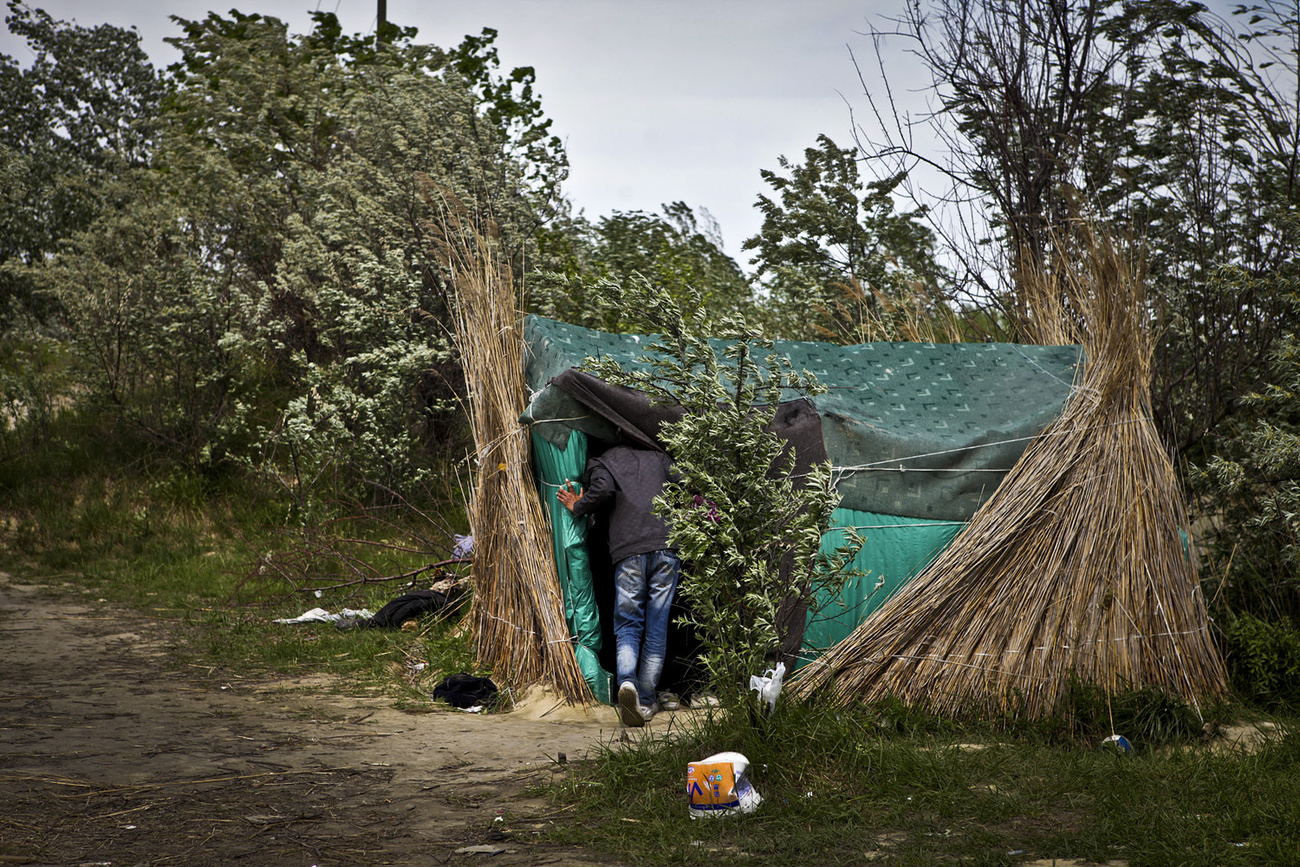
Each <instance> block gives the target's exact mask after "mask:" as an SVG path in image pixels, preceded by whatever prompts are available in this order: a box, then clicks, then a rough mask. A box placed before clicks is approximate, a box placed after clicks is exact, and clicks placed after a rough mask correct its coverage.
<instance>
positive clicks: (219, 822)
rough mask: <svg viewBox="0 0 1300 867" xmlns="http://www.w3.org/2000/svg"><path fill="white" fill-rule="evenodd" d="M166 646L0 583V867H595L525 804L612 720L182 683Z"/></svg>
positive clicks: (537, 809)
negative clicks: (410, 706)
mask: <svg viewBox="0 0 1300 867" xmlns="http://www.w3.org/2000/svg"><path fill="white" fill-rule="evenodd" d="M166 641H167V635H166V629H165V624H163V623H161V622H159V621H155V620H152V619H150V618H148V617H145V616H143V615H140V614H137V613H134V612H129V611H123V610H119V609H109V608H104V607H102V606H89V605H85V604H72V603H69V602H67V601H66V600H61V599H54V598H52V597H50V596H48V595H47V594H46V592H45V591H43V590H42V589H41V588H37V587H32V586H26V585H23V584H20V583H17V582H15V581H13V580H11V579H9V578H8V577H7V576H3V575H0V733H2V734H0V865H3V864H33V865H105V867H107V865H166V864H181V865H189V864H240V865H276V867H284V865H303V867H308V865H319V867H325V865H336V864H337V865H342V864H347V865H380V864H402V865H417V867H418V865H433V864H437V865H442V864H484V865H486V864H489V863H490V864H491V865H493V867H496V865H516V864H530V865H531V864H558V865H579V864H590V863H598V862H603V859H599V858H596V857H595V856H586V855H584V853H583V852H581V851H566V850H559V849H556V848H554V847H550V846H548V845H546V844H544V843H541V842H539V841H537V840H536V839H535V837H536V831H537V830H538V829H539V828H541V827H543V825H544V824H545V822H547V821H549V820H550V819H552V818H555V819H560V820H562V819H563V816H562V814H557V815H555V816H551V815H549V814H548V811H549V810H551V808H550V806H549V805H548V804H547V803H546V802H544V801H542V800H537V799H529V798H525V797H523V796H522V795H521V792H525V791H526V789H527V788H528V786H529V785H531V784H535V783H537V782H541V781H545V780H549V779H551V778H552V777H553V775H555V774H563V773H565V772H566V769H565V767H564V766H563V765H561V764H559V763H558V762H557V761H556V759H557V758H558V757H559V755H560V754H561V753H564V754H565V755H566V756H567V757H568V758H580V757H582V756H584V755H586V754H587V752H588V751H589V750H590V749H591V748H592V747H593V745H595V744H598V743H600V742H601V741H602V740H608V739H609V738H611V737H617V736H618V734H619V726H618V722H617V719H616V716H615V714H614V712H613V711H612V709H609V708H601V709H599V710H597V711H595V712H593V713H591V714H583V713H581V712H580V711H575V710H573V709H569V708H563V707H555V706H554V704H553V703H542V704H538V703H532V704H531V706H530V707H528V708H526V709H524V710H521V711H516V712H514V713H510V714H496V715H489V716H483V715H476V714H466V713H461V712H458V711H454V710H445V711H443V710H438V711H434V712H431V713H422V714H412V713H404V712H401V711H397V710H394V709H393V708H392V707H390V706H389V704H390V702H389V701H388V700H386V699H382V698H364V697H362V698H355V697H339V696H332V695H327V694H325V693H324V692H323V691H320V692H312V691H309V690H308V691H304V690H301V689H298V690H286V687H295V686H297V687H301V686H304V685H306V686H310V685H311V684H310V683H306V682H303V681H290V682H277V683H266V682H259V683H253V682H249V681H233V682H222V681H219V680H214V679H212V678H211V676H210V675H209V673H208V672H207V671H205V670H199V669H190V670H189V671H188V672H179V673H178V672H176V671H175V670H173V668H172V667H169V666H168V664H167V660H166V658H165V655H164V651H163V648H164V647H165V642H166ZM471 848H473V849H475V850H476V851H467V850H469V849H471ZM458 850H459V851H458Z"/></svg>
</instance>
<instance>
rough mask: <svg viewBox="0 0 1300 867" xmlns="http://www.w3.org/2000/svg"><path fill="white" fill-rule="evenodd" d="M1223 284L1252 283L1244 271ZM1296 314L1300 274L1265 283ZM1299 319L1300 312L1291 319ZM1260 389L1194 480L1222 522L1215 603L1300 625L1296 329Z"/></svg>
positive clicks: (1214, 551)
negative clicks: (1297, 279)
mask: <svg viewBox="0 0 1300 867" xmlns="http://www.w3.org/2000/svg"><path fill="white" fill-rule="evenodd" d="M1220 279H1221V280H1222V281H1223V282H1229V281H1242V280H1252V279H1253V278H1251V277H1249V275H1244V274H1242V273H1241V272H1240V271H1228V272H1226V273H1223V274H1222V276H1221V278H1220ZM1259 279H1261V280H1267V281H1268V282H1269V283H1271V284H1272V286H1271V287H1270V291H1272V292H1275V293H1277V294H1278V295H1279V296H1280V299H1279V300H1285V301H1286V302H1287V303H1288V305H1290V307H1291V309H1293V310H1294V305H1295V304H1296V303H1297V302H1298V301H1300V293H1298V292H1297V290H1296V286H1297V284H1296V280H1295V277H1294V275H1286V274H1280V275H1279V274H1275V275H1271V276H1268V277H1263V278H1259ZM1292 315H1294V314H1292ZM1269 361H1270V363H1269V365H1268V366H1269V368H1270V370H1269V373H1268V374H1267V376H1266V377H1263V385H1262V387H1261V389H1260V390H1259V391H1256V392H1252V393H1250V394H1248V395H1245V396H1244V397H1243V399H1242V404H1243V405H1242V408H1241V410H1240V411H1239V413H1238V416H1239V418H1238V420H1237V423H1236V425H1234V426H1233V427H1231V428H1229V427H1227V426H1226V425H1225V426H1223V430H1224V431H1225V432H1228V431H1230V432H1232V433H1233V434H1234V435H1233V436H1226V435H1221V436H1220V437H1217V438H1216V440H1215V446H1216V451H1217V454H1216V455H1215V456H1214V457H1213V458H1211V459H1210V460H1209V461H1208V462H1207V463H1206V465H1205V466H1204V467H1193V468H1192V471H1191V479H1192V482H1193V485H1194V489H1195V491H1196V493H1197V496H1198V498H1199V501H1200V502H1201V504H1202V510H1203V511H1204V512H1206V513H1208V514H1211V515H1214V516H1216V520H1215V521H1214V522H1213V523H1211V524H1210V526H1209V528H1208V530H1207V532H1206V533H1205V535H1206V537H1207V542H1208V546H1207V560H1208V562H1209V567H1208V568H1207V569H1206V570H1205V574H1206V575H1207V578H1206V586H1207V595H1208V598H1210V599H1212V600H1214V602H1215V603H1216V605H1217V606H1218V610H1219V611H1221V612H1225V613H1226V612H1235V613H1239V614H1250V615H1253V616H1254V617H1257V618H1263V619H1265V620H1276V621H1281V622H1282V623H1284V624H1287V625H1289V626H1290V627H1292V628H1294V626H1295V624H1297V623H1300V580H1298V579H1297V577H1296V576H1297V568H1298V567H1300V527H1298V526H1297V523H1296V516H1297V515H1298V514H1300V484H1298V483H1297V478H1298V477H1300V428H1298V427H1297V425H1300V339H1298V338H1297V335H1296V333H1295V331H1294V330H1293V329H1292V328H1288V330H1287V331H1286V332H1285V333H1284V334H1283V335H1282V336H1281V337H1280V338H1279V339H1278V341H1277V342H1276V343H1275V344H1274V347H1273V351H1272V352H1271V354H1270V358H1269Z"/></svg>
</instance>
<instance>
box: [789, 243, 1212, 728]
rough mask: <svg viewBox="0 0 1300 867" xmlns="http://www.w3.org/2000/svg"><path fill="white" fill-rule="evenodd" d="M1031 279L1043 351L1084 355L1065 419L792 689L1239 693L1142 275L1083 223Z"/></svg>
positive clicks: (1015, 697)
mask: <svg viewBox="0 0 1300 867" xmlns="http://www.w3.org/2000/svg"><path fill="white" fill-rule="evenodd" d="M1081 236H1082V240H1080V241H1078V242H1077V243H1075V244H1073V245H1072V249H1071V252H1072V254H1073V257H1072V258H1073V263H1071V262H1070V258H1069V257H1067V258H1063V259H1062V260H1059V261H1058V262H1057V263H1056V265H1055V271H1054V273H1052V274H1048V273H1046V272H1044V271H1042V270H1034V269H1030V270H1029V271H1028V272H1027V273H1026V280H1027V282H1029V283H1030V284H1031V289H1033V295H1034V297H1035V299H1036V300H1037V302H1038V308H1037V309H1036V310H1035V315H1036V316H1037V321H1038V322H1039V323H1040V325H1039V328H1038V331H1039V335H1040V337H1041V338H1043V340H1044V342H1074V341H1071V340H1062V338H1063V337H1064V338H1070V337H1073V338H1074V340H1076V341H1078V342H1081V343H1082V344H1083V346H1084V350H1085V355H1086V361H1085V363H1084V365H1083V369H1082V371H1081V376H1080V377H1079V378H1078V379H1077V380H1076V382H1075V383H1074V388H1073V392H1072V395H1071V398H1070V400H1069V401H1068V402H1067V404H1066V408H1065V410H1064V412H1063V414H1062V415H1061V417H1060V418H1059V419H1058V420H1057V421H1056V422H1054V423H1053V424H1052V425H1051V426H1050V427H1049V428H1047V429H1046V430H1045V431H1044V432H1043V433H1042V434H1041V435H1040V436H1039V437H1038V438H1037V439H1036V440H1035V442H1034V443H1033V444H1031V446H1030V447H1029V448H1028V449H1027V450H1026V451H1025V453H1024V455H1023V456H1022V457H1021V459H1020V460H1019V461H1018V462H1017V464H1016V466H1015V467H1014V468H1013V470H1012V471H1011V473H1010V474H1008V476H1007V477H1006V479H1005V480H1004V481H1003V483H1002V485H1001V486H1000V487H999V488H998V490H997V491H996V492H995V493H994V494H993V496H992V497H990V499H989V500H988V501H987V502H986V503H985V505H984V506H983V507H982V508H981V509H980V511H979V512H977V513H976V514H975V516H974V517H973V518H972V519H971V522H970V524H969V525H968V526H967V527H966V528H965V529H964V530H963V531H962V533H961V534H960V535H959V536H958V537H957V538H956V539H955V540H954V541H953V544H952V545H951V546H949V547H948V548H947V549H946V550H945V551H943V552H942V553H941V554H940V555H939V556H938V557H937V558H936V559H935V561H934V562H932V563H931V564H930V565H929V566H928V567H927V568H926V569H925V570H923V572H922V573H921V574H920V575H918V576H917V577H916V578H915V579H913V580H912V581H911V582H909V583H908V584H907V585H905V586H904V587H903V589H901V590H900V591H899V592H898V594H897V595H895V596H894V597H893V598H892V599H891V600H889V601H888V602H887V603H886V604H885V605H883V606H882V607H881V608H880V609H879V610H878V611H876V613H875V614H874V615H873V616H871V617H870V618H868V619H867V620H866V621H865V622H864V623H862V624H861V626H859V628H858V629H856V630H855V631H854V632H853V633H852V634H850V635H849V636H848V637H847V638H845V639H844V640H843V641H842V642H841V643H840V644H838V645H837V646H836V647H834V648H832V649H831V650H830V651H829V652H828V653H827V654H825V655H824V656H823V657H822V658H821V659H820V660H818V661H816V662H814V663H813V664H811V665H810V666H808V667H807V668H806V669H805V670H804V671H803V672H801V676H800V677H799V678H797V679H796V680H795V682H794V683H793V684H792V687H793V688H794V691H795V692H796V694H802V695H809V694H811V693H813V692H814V691H819V690H822V691H825V692H826V693H827V694H829V695H830V696H831V697H833V699H834V700H835V701H838V702H839V703H843V704H849V703H852V702H856V701H872V700H876V699H880V698H884V697H886V696H895V697H898V698H900V699H902V700H903V701H906V702H908V703H913V704H919V705H924V706H928V707H930V708H932V709H934V710H936V711H939V712H942V713H949V714H953V715H959V716H960V715H984V716H1000V715H1017V716H1022V717H1024V718H1028V719H1037V718H1043V717H1046V716H1048V715H1050V714H1052V713H1053V711H1054V710H1055V709H1056V708H1057V707H1058V705H1059V702H1060V701H1061V699H1062V698H1063V695H1064V690H1065V688H1066V686H1067V684H1068V681H1069V678H1070V677H1071V676H1074V677H1076V678H1078V679H1080V680H1082V681H1084V682H1088V683H1093V684H1096V685H1098V686H1100V687H1102V688H1103V689H1105V690H1107V692H1108V694H1109V693H1110V692H1114V691H1118V690H1124V689H1135V688H1139V687H1154V688H1157V689H1160V690H1162V691H1164V692H1166V693H1168V694H1171V695H1176V696H1181V697H1183V698H1184V699H1186V700H1188V701H1190V702H1192V703H1193V704H1195V705H1196V706H1199V705H1200V703H1202V702H1203V701H1205V700H1206V699H1210V698H1214V697H1217V696H1220V695H1222V694H1223V693H1224V692H1225V691H1226V681H1225V674H1224V669H1223V664H1222V661H1221V659H1220V658H1219V655H1218V652H1217V650H1216V648H1215V646H1214V644H1213V641H1212V640H1211V637H1210V632H1209V626H1208V616H1207V614H1206V610H1205V602H1204V598H1203V596H1202V594H1201V589H1200V583H1199V581H1198V579H1197V574H1196V567H1195V562H1194V560H1193V558H1192V555H1191V551H1190V547H1189V543H1188V540H1187V538H1186V537H1185V536H1184V534H1183V533H1184V531H1185V530H1186V529H1187V528H1188V526H1189V525H1188V520H1187V514H1186V507H1185V505H1184V502H1183V499H1182V491H1181V487H1180V485H1179V482H1178V478H1177V476H1176V474H1175V472H1174V469H1173V466H1172V464H1171V462H1170V460H1169V458H1168V456H1167V455H1166V453H1165V451H1164V449H1163V448H1162V446H1161V444H1160V442H1159V440H1158V437H1157V435H1156V433H1155V429H1154V425H1153V424H1152V422H1151V420H1150V415H1151V411H1150V392H1149V381H1150V369H1151V354H1152V348H1153V339H1152V333H1151V328H1150V322H1149V316H1148V310H1147V307H1146V305H1145V299H1144V297H1143V292H1142V278H1141V275H1140V273H1139V271H1140V269H1138V268H1136V266H1134V265H1133V263H1131V262H1129V261H1128V260H1127V259H1126V258H1125V257H1124V256H1123V255H1122V254H1121V253H1120V252H1119V251H1118V250H1117V248H1116V246H1115V244H1114V243H1113V242H1111V241H1110V240H1109V239H1107V238H1102V237H1097V236H1094V235H1092V234H1091V233H1089V232H1088V231H1087V230H1086V229H1085V230H1083V231H1081Z"/></svg>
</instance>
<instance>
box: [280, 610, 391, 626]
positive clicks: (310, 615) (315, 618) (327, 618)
mask: <svg viewBox="0 0 1300 867" xmlns="http://www.w3.org/2000/svg"><path fill="white" fill-rule="evenodd" d="M374 616H375V612H373V611H371V610H370V609H369V608H360V609H357V608H344V609H343V610H342V611H340V612H339V613H338V614H330V613H329V612H328V611H326V610H325V609H324V608H313V609H312V610H310V611H304V612H303V613H302V614H299V615H298V616H297V617H285V618H282V619H280V620H273V621H271V622H272V623H314V622H319V623H334V622H335V621H338V620H342V619H343V618H345V617H357V618H362V619H366V620H368V619H370V618H371V617H374Z"/></svg>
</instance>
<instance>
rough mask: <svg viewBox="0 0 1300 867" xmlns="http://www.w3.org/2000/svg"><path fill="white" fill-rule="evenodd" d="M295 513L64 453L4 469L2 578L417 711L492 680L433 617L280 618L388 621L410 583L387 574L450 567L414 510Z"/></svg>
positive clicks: (194, 654) (236, 491)
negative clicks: (470, 676)
mask: <svg viewBox="0 0 1300 867" xmlns="http://www.w3.org/2000/svg"><path fill="white" fill-rule="evenodd" d="M449 511H450V512H451V513H452V514H451V518H452V519H453V520H455V519H458V518H459V516H458V515H457V514H455V511H456V507H454V506H449ZM286 516H287V512H286V510H285V508H284V507H283V505H282V504H279V503H277V502H275V501H274V500H273V499H270V498H267V497H266V496H264V495H263V493H262V492H261V491H259V490H257V489H256V488H255V487H254V486H252V485H250V484H249V483H248V482H247V481H245V480H241V479H239V478H237V477H234V476H230V477H225V478H220V477H216V478H213V477H203V476H198V475H193V474H186V473H184V472H181V471H177V470H153V471H150V472H144V471H142V470H141V469H140V468H139V466H138V464H137V462H136V461H135V460H134V459H131V456H130V455H118V454H115V453H114V451H113V449H110V450H109V451H108V452H106V453H104V454H102V455H101V456H100V457H99V459H94V458H93V457H92V456H91V455H89V454H87V453H86V452H84V451H83V450H82V449H81V448H80V447H78V446H77V445H75V444H72V443H62V444H59V445H58V447H51V448H47V449H44V450H40V451H37V452H34V453H33V454H32V455H31V460H27V461H23V462H17V461H7V462H2V463H0V569H3V570H5V571H8V572H10V573H11V574H14V575H16V576H19V577H20V579H21V580H22V581H24V582H27V583H42V584H45V585H47V586H48V588H49V592H50V593H51V594H56V595H58V596H62V597H67V596H68V595H70V594H75V596H76V597H77V598H78V599H81V598H91V599H102V600H104V601H107V602H111V603H115V604H120V605H124V606H128V607H131V608H135V609H137V610H140V611H143V612H145V613H147V614H149V615H151V616H154V617H158V618H160V619H164V620H167V621H170V622H171V623H172V624H173V625H174V626H175V627H176V628H175V629H174V630H173V633H174V635H175V636H176V639H177V644H176V645H175V647H174V648H173V661H174V663H175V664H176V665H177V666H183V667H186V668H189V667H192V666H197V667H199V668H200V669H203V668H206V669H210V670H212V671H213V672H217V671H220V672H222V673H223V674H225V675H226V676H230V675H236V676H240V677H255V678H273V677H277V676H281V675H298V676H300V675H303V674H309V673H318V674H326V675H332V676H335V677H336V678H337V683H338V685H339V687H340V688H353V687H357V686H365V687H366V688H368V689H374V688H378V689H380V690H382V691H383V692H385V693H386V694H389V695H392V696H394V697H396V698H398V699H399V700H401V701H402V702H404V703H405V704H406V705H408V706H414V705H416V704H419V703H422V702H427V701H428V693H429V691H430V690H431V689H432V686H433V684H434V683H436V679H435V678H437V677H439V676H440V675H441V674H449V673H454V672H457V671H473V672H476V673H480V672H477V669H476V668H475V666H474V662H473V659H472V655H471V653H470V652H469V650H468V648H467V646H466V640H465V639H464V638H463V637H454V636H452V635H451V632H452V630H451V629H450V625H449V624H448V623H445V622H435V621H434V620H433V619H431V618H425V619H423V620H421V621H420V622H419V628H418V629H416V630H413V631H404V630H387V629H379V630H371V629H365V630H351V631H348V632H344V631H341V630H338V629H337V628H335V627H334V626H333V625H332V624H328V623H325V624H322V623H313V624H301V625H282V624H275V623H274V622H273V621H274V620H275V619H277V618H286V617H294V616H297V615H299V614H301V613H302V612H304V611H306V610H307V609H310V608H315V607H323V608H326V609H327V610H330V611H334V612H337V611H340V610H342V609H343V608H354V609H361V608H369V609H370V610H371V611H377V610H379V608H381V607H382V606H383V605H384V604H385V603H386V602H388V601H389V600H391V599H392V598H394V597H395V596H397V595H399V594H401V593H403V592H405V591H406V590H407V589H409V588H410V584H409V582H407V581H385V580H380V579H382V578H383V577H385V576H390V575H399V574H402V573H404V572H408V571H410V570H413V569H418V568H419V567H421V566H424V565H426V564H427V563H429V562H430V561H431V560H436V559H440V557H439V555H438V553H437V552H431V551H429V550H427V548H426V549H425V550H421V549H420V545H419V544H412V539H415V538H417V537H418V536H419V535H420V534H422V533H423V534H425V535H428V534H429V533H430V528H429V527H428V526H427V525H426V524H425V523H424V522H422V521H421V519H420V518H417V517H414V516H413V513H410V512H406V513H403V512H401V511H398V512H396V513H388V512H385V513H382V514H380V515H378V516H376V515H375V514H374V513H367V512H365V511H364V510H352V511H347V512H345V511H343V510H342V509H341V508H340V509H339V510H337V514H336V516H335V519H334V520H332V521H329V522H325V523H322V524H320V525H317V526H312V527H298V526H294V525H292V524H290V523H288V522H287V521H286ZM363 579H364V580H363ZM423 580H432V576H430V575H425V576H423ZM421 664H422V665H421Z"/></svg>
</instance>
